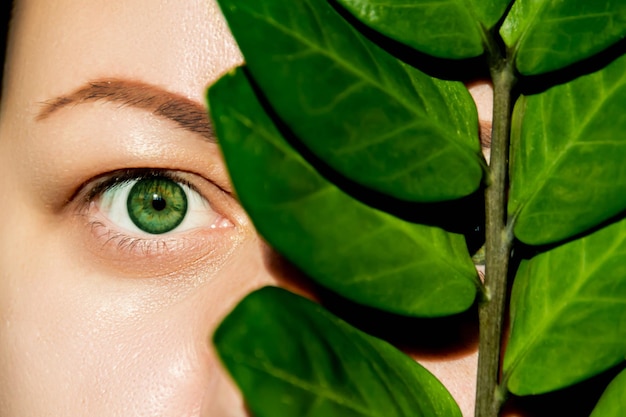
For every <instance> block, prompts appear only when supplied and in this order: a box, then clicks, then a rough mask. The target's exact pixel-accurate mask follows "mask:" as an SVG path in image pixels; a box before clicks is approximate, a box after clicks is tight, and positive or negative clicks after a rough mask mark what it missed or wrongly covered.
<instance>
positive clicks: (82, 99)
mask: <svg viewBox="0 0 626 417" xmlns="http://www.w3.org/2000/svg"><path fill="white" fill-rule="evenodd" d="M96 101H108V102H115V103H121V104H122V105H123V106H130V107H135V108H139V109H142V110H147V111H149V112H151V113H153V114H154V115H156V116H158V117H161V118H165V119H168V120H171V121H173V122H175V123H176V124H178V126H180V127H182V128H183V129H186V130H188V131H190V132H193V133H196V134H199V135H200V136H202V137H203V138H204V139H205V140H207V141H209V142H211V143H216V142H217V139H216V136H215V132H214V130H213V126H212V124H211V122H210V120H209V116H208V113H207V110H206V109H205V108H204V107H203V106H202V105H201V104H199V103H197V102H195V101H193V100H190V99H188V98H186V97H184V96H182V95H180V94H175V93H172V92H170V91H167V90H165V89H163V88H161V87H157V86H155V85H151V84H148V83H144V82H141V81H132V80H124V79H116V78H111V79H102V80H96V81H91V82H88V83H87V84H85V85H83V86H82V87H79V88H78V89H76V90H74V91H73V92H71V93H70V94H68V95H61V96H58V97H56V98H53V99H51V100H46V101H45V102H43V108H42V109H41V110H40V111H39V113H38V114H37V116H36V120H38V121H40V120H45V119H47V118H48V117H49V116H50V115H52V114H53V113H55V112H57V111H58V110H60V109H62V108H65V107H68V106H72V105H78V104H83V103H89V102H96Z"/></svg>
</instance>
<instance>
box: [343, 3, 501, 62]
mask: <svg viewBox="0 0 626 417" xmlns="http://www.w3.org/2000/svg"><path fill="white" fill-rule="evenodd" d="M338 2H339V3H340V4H342V5H343V6H344V7H345V8H346V9H347V10H348V11H349V12H350V13H352V14H354V16H355V17H356V18H357V19H359V20H360V21H362V22H363V23H365V24H366V25H368V26H370V27H371V28H373V29H374V30H376V31H378V32H380V33H383V34H385V35H386V36H389V37H390V38H392V39H395V40H397V41H399V42H402V43H404V44H406V45H408V46H411V47H413V48H415V49H417V50H418V51H421V52H424V53H427V54H430V55H433V56H436V57H440V58H451V59H460V58H472V57H476V56H479V55H482V53H483V52H484V44H485V41H484V40H483V38H484V37H485V36H489V35H488V34H487V33H486V31H487V30H488V29H490V28H491V26H493V25H494V24H495V23H496V22H497V21H498V20H499V19H500V17H501V16H502V13H504V10H505V9H506V6H507V4H508V3H509V0H492V1H483V0H472V1H467V0H405V1H401V2H398V1H391V2H390V1H388V0H338Z"/></svg>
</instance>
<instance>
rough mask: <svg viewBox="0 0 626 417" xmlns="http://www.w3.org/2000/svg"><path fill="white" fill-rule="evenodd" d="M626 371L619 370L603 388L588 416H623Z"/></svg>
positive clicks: (625, 401) (625, 407) (625, 403)
mask: <svg viewBox="0 0 626 417" xmlns="http://www.w3.org/2000/svg"><path fill="white" fill-rule="evenodd" d="M625 394H626V371H622V372H620V374H619V375H618V376H616V377H615V379H613V381H611V383H610V384H609V386H608V387H607V388H606V390H604V393H603V394H602V397H600V401H598V404H596V407H595V408H594V409H593V412H592V413H591V415H590V416H589V417H623V415H624V410H626V395H625Z"/></svg>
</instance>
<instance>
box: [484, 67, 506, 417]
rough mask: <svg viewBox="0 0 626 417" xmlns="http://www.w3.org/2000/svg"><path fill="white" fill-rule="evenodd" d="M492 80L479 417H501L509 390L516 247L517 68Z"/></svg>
mask: <svg viewBox="0 0 626 417" xmlns="http://www.w3.org/2000/svg"><path fill="white" fill-rule="evenodd" d="M491 77H492V80H493V86H494V104H493V122H492V141H491V158H490V173H491V182H490V185H489V186H488V187H487V189H486V190H485V210H486V226H485V233H486V236H485V258H486V267H485V282H484V285H485V288H486V292H487V294H488V297H487V298H486V299H483V300H481V301H480V303H479V306H478V316H479V323H480V331H479V333H480V341H479V355H478V375H477V388H476V408H475V416H476V417H497V416H498V414H499V412H500V409H501V408H502V405H503V403H504V401H505V400H506V390H503V389H501V387H500V386H499V379H500V358H501V348H502V334H503V327H504V314H505V311H506V298H507V278H508V269H509V259H510V255H511V246H512V243H513V237H512V234H511V233H510V231H509V229H508V227H507V219H506V196H507V180H508V155H509V140H510V131H511V113H512V109H511V108H512V90H513V86H514V84H515V75H514V72H513V68H512V65H511V62H510V61H509V60H507V59H506V58H501V59H499V60H495V62H493V63H492V65H491Z"/></svg>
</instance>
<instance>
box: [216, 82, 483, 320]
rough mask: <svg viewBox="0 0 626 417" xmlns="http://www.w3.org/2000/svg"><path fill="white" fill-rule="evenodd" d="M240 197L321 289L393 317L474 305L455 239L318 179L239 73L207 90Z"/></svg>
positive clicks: (463, 253)
mask: <svg viewBox="0 0 626 417" xmlns="http://www.w3.org/2000/svg"><path fill="white" fill-rule="evenodd" d="M209 102H210V108H211V115H212V118H213V120H214V124H215V127H216V131H217V134H218V137H219V140H220V144H221V147H222V150H223V153H224V155H225V160H226V164H227V165H228V168H229V171H230V174H231V178H232V181H233V184H234V186H235V188H236V190H237V193H238V195H239V198H240V201H241V203H242V205H243V206H244V208H245V209H246V210H247V212H248V214H249V215H250V217H251V218H252V220H253V221H254V223H255V226H256V227H257V229H258V231H259V232H260V233H261V234H262V235H263V236H264V237H265V238H266V239H267V240H268V241H269V243H270V244H271V245H272V246H273V247H275V248H276V249H277V250H278V251H279V252H281V253H283V254H284V255H285V256H286V257H287V258H288V259H290V260H291V261H292V262H294V263H295V264H296V265H298V266H299V267H300V268H301V269H302V270H303V271H306V273H307V274H309V275H310V276H311V277H312V278H314V279H315V280H316V281H318V282H320V283H321V284H323V285H324V286H326V287H328V288H331V289H332V290H334V291H336V292H338V293H340V294H341V295H343V296H344V297H347V298H349V299H352V300H354V301H357V302H359V303H362V304H366V305H370V306H373V307H377V308H380V309H383V310H387V311H392V312H396V313H400V314H407V315H417V316H440V315H447V314H453V313H456V312H460V311H464V310H466V309H467V308H468V307H470V305H471V304H472V302H473V300H474V297H475V292H476V283H477V274H476V271H475V269H474V266H473V263H472V261H471V259H470V257H469V255H468V251H467V248H466V245H465V241H464V238H463V236H461V235H457V234H452V233H448V232H445V231H443V230H442V229H439V228H437V227H430V226H424V225H420V224H414V223H410V222H407V221H405V220H401V219H399V218H396V217H394V216H392V215H390V214H387V213H385V212H382V211H380V210H377V209H374V208H371V207H369V206H367V205H365V204H363V203H361V202H359V201H357V200H355V199H354V198H352V197H351V196H349V195H348V194H346V193H344V192H343V191H341V190H340V189H339V188H337V187H336V186H334V185H333V184H331V183H330V182H328V181H327V180H325V179H324V178H323V177H322V176H321V175H320V174H319V173H318V172H317V171H316V170H315V169H314V168H313V167H311V165H309V164H308V163H307V162H306V161H305V160H304V159H303V158H302V157H301V156H300V155H299V154H298V153H297V152H296V151H295V150H294V149H293V148H292V147H291V146H290V145H289V144H288V143H287V142H286V141H285V139H284V138H283V137H282V136H281V134H280V133H279V131H278V130H277V128H276V127H275V125H274V124H273V123H272V121H271V119H270V118H269V117H268V116H267V114H266V113H265V112H264V110H263V108H262V107H261V105H260V103H259V101H258V100H257V98H256V96H255V95H254V93H253V91H252V89H251V87H250V84H249V81H248V79H247V78H246V76H245V75H244V73H243V71H242V70H238V71H237V72H235V73H233V74H230V75H227V76H225V77H224V78H222V79H221V80H220V81H219V82H218V83H217V84H216V85H214V86H213V87H212V88H211V89H210V90H209Z"/></svg>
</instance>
